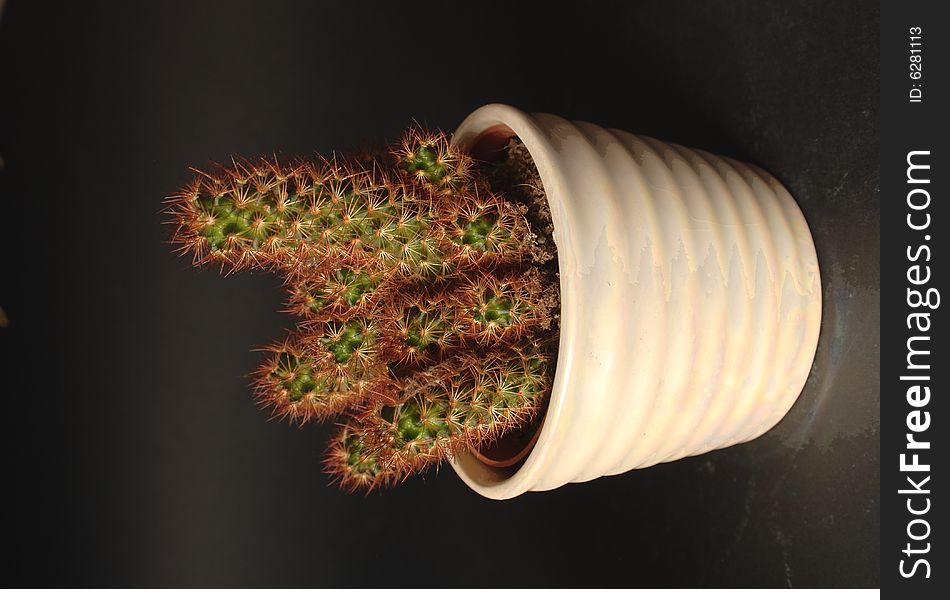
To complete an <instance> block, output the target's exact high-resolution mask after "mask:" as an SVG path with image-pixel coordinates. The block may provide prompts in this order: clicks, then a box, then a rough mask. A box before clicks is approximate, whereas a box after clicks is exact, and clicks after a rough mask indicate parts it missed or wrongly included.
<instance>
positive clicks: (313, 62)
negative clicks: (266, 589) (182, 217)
mask: <svg viewBox="0 0 950 600" xmlns="http://www.w3.org/2000/svg"><path fill="white" fill-rule="evenodd" d="M878 25H879V23H878V8H877V3H876V2H818V1H814V2H804V3H803V2H793V3H789V2H779V1H776V2H762V1H756V0H744V1H737V2H728V3H725V2H722V3H700V2H683V1H671V0H662V1H656V2H653V1H649V2H629V3H597V2H584V3H581V4H580V5H574V8H556V7H555V6H554V5H553V4H552V3H537V4H528V3H514V2H510V3H494V2H477V3H475V2H468V3H458V4H454V5H449V4H442V3H428V4H425V3H422V4H420V3H412V4H409V3H379V4H376V5H371V4H366V3H356V2H345V3H333V4H331V3H326V2H324V3H315V2H304V1H300V2H292V1H289V0H281V1H278V0H269V1H267V2H256V3H251V2H242V1H231V2H197V1H195V0H189V1H183V2H160V3H157V2H156V3H151V2H113V3H103V2H82V3H67V2H63V3H51V2H40V1H38V0H35V1H30V2H28V1H17V0H12V1H11V2H10V3H9V4H8V6H7V7H6V11H5V13H4V14H3V16H2V20H0V74H2V79H0V89H2V98H0V103H2V104H0V156H2V157H3V160H4V166H3V169H2V171H0V186H2V187H0V193H2V205H3V213H2V214H3V221H2V223H3V227H4V232H3V235H2V236H0V237H2V242H0V243H2V247H0V250H2V257H3V258H2V265H3V267H2V268H3V272H2V278H0V305H2V306H3V307H4V308H5V309H6V312H7V313H8V315H9V318H10V321H11V323H10V325H9V327H7V328H5V329H2V330H0V340H2V342H3V345H4V347H5V349H6V350H8V351H9V354H10V355H11V358H8V359H5V360H4V361H3V364H4V369H5V370H8V373H7V374H5V375H4V378H3V387H2V392H0V393H2V394H3V400H4V405H5V407H6V412H5V417H4V420H3V442H4V452H3V460H4V465H3V482H4V483H3V488H2V489H3V495H4V500H5V504H6V506H7V507H6V508H4V511H3V514H4V517H3V520H4V524H3V544H4V550H5V553H6V554H7V556H6V557H5V561H4V569H3V571H4V575H5V577H6V578H7V581H6V582H5V583H6V584H8V585H16V586H210V585H213V586H396V587H428V586H466V587H467V586H548V585H559V586H580V585H583V586H635V587H651V586H660V587H662V586H720V585H728V586H815V585H820V586H862V587H863V586H877V585H879V577H880V573H879V558H880V540H879V534H880V513H879V496H880V474H879V458H880V452H879V435H878V427H879V385H878V367H879V345H878V333H879V274H880V271H879V263H878V254H879V235H878V227H879V198H878V164H877V163H878V143H879V138H878V61H879V47H878V46H879V42H878ZM492 101H501V102H507V103H509V104H513V105H516V106H518V107H520V108H524V109H526V110H532V111H546V112H552V113H556V114H560V115H562V116H565V117H569V118H574V119H584V120H589V121H593V122H596V123H598V124H601V125H604V126H610V127H617V128H620V129H625V130H628V131H632V132H636V133H644V134H649V135H653V136H656V137H660V138H662V139H666V140H669V141H675V142H680V143H684V144H688V145H693V146H698V147H702V148H705V149H708V150H712V151H715V152H719V153H724V154H728V155H731V156H734V157H737V158H740V159H744V160H749V161H751V162H754V163H757V164H759V165H762V166H764V167H765V168H766V169H768V170H769V171H771V172H772V173H774V174H775V175H776V176H778V177H779V178H780V179H781V180H783V181H784V182H785V183H786V185H787V186H788V188H789V189H790V191H791V192H792V194H793V195H794V196H795V197H796V198H797V200H798V201H799V203H800V204H801V206H802V208H803V210H804V212H805V215H806V218H807V219H808V221H809V223H810V224H811V226H812V230H813V234H814V237H815V241H816V244H817V246H818V251H819V260H820V262H821V266H822V277H823V287H824V302H825V313H824V318H823V324H822V337H821V342H820V346H819V350H818V355H817V359H816V363H815V366H814V368H813V371H812V376H811V378H810V379H809V382H808V384H807V386H806V388H805V391H804V392H803V395H802V397H801V398H800V399H799V401H798V403H797V404H796V405H795V407H794V408H793V409H792V411H791V413H790V414H789V415H788V417H786V419H785V420H784V421H783V422H782V423H781V424H780V425H779V426H778V427H776V428H775V429H774V430H773V431H771V432H770V433H769V434H767V435H766V436H764V437H763V438H761V439H759V440H756V441H754V442H751V443H748V444H744V445H741V446H738V447H733V448H730V449H727V450H722V451H717V452H714V453H712V454H708V455H704V456H699V457H694V458H690V459H686V460H681V461H678V462H675V463H671V464H666V465H661V466H658V467H654V468H651V469H648V470H644V471H635V472H631V473H627V474H625V475H620V476H616V477H610V478H603V479H600V480H596V481H594V482H591V483H587V484H582V485H571V486H567V487H565V488H561V489H559V490H556V491H553V492H546V493H540V494H528V495H525V496H522V497H519V498H517V499H515V500H511V501H506V502H493V501H489V500H486V499H483V498H481V497H479V496H477V495H476V494H474V493H473V492H471V491H469V490H468V489H467V488H466V487H465V486H464V485H463V484H462V483H461V482H460V481H459V480H458V479H457V478H456V477H455V475H454V474H453V473H452V472H451V470H450V469H444V470H443V471H442V472H440V473H438V474H437V475H436V474H435V473H431V474H429V475H428V476H426V477H425V478H417V479H415V480H412V481H409V482H407V483H406V484H404V485H402V486H401V487H399V488H396V489H393V490H390V491H387V492H385V493H380V494H374V495H372V496H369V497H363V496H359V495H350V496H348V495H344V494H342V493H341V492H339V491H338V490H336V489H335V488H332V487H328V486H327V478H326V477H325V476H324V475H323V474H322V473H320V469H319V461H320V456H321V452H322V447H323V445H324V442H325V438H326V435H327V433H328V430H327V428H323V427H317V426H312V427H307V428H304V429H300V430H298V429H295V428H293V427H291V426H288V425H286V424H282V423H276V422H269V421H268V420H267V418H266V415H265V414H264V413H262V412H260V411H259V410H258V409H257V407H256V406H255V405H254V404H253V402H252V401H251V394H250V392H249V390H248V388H247V379H246V378H245V377H244V376H243V374H245V373H248V372H250V371H251V370H253V368H254V367H255V365H256V360H257V357H256V356H255V354H254V353H252V352H249V349H251V348H254V347H260V346H262V345H265V344H266V343H268V342H270V341H271V340H273V339H276V338H278V337H280V336H281V335H282V334H283V330H284V328H287V327H290V326H291V324H292V323H291V321H290V319H289V318H287V317H286V316H285V315H280V314H278V313H277V312H276V311H277V309H278V308H280V306H281V303H282V301H283V298H282V295H281V293H280V291H279V289H278V284H277V280H276V279H275V278H274V277H272V276H269V275H264V274H260V273H252V274H240V275H235V276H231V277H228V278H221V277H219V276H218V274H217V273H216V272H215V271H213V270H207V271H197V270H193V269H192V268H190V266H189V265H188V262H187V260H184V259H179V258H176V257H175V256H173V255H172V254H171V253H170V247H168V246H167V245H166V244H164V243H163V239H165V238H166V231H165V229H164V228H163V226H162V224H161V223H162V220H163V217H162V215H161V214H160V213H159V211H160V207H161V200H162V199H163V197H165V196H166V195H168V194H170V193H172V192H173V191H175V189H176V188H177V187H178V186H179V185H180V184H182V183H184V182H185V181H186V180H187V179H188V173H187V171H186V167H187V166H188V165H198V166H200V165H204V164H207V162H208V161H210V160H217V161H226V160H228V157H229V156H230V155H231V154H232V153H234V154H241V155H250V156H255V155H260V154H269V153H271V152H273V151H278V152H282V153H284V154H287V155H294V154H308V153H311V152H314V151H319V152H323V153H328V152H331V151H333V150H342V151H345V150H348V149H352V148H354V147H357V146H359V145H361V144H364V143H369V142H381V141H383V140H386V139H391V138H393V137H395V136H397V135H398V134H399V132H400V130H401V129H402V128H403V127H404V126H405V125H407V124H409V123H410V122H411V120H412V119H418V120H419V121H420V122H423V123H426V124H428V125H430V126H432V127H440V128H443V129H446V130H451V129H452V128H453V127H454V126H455V125H456V124H458V123H459V122H460V121H461V119H462V118H464V117H465V115H466V114H468V112H469V111H471V110H472V109H474V108H476V107H477V106H479V105H481V104H484V103H487V102H492ZM592 434H594V435H596V432H593V433H592Z"/></svg>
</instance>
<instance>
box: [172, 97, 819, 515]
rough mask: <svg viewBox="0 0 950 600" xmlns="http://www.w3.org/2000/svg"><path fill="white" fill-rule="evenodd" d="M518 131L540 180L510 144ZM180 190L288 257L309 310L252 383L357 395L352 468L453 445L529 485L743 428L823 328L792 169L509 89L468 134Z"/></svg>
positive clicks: (187, 243)
mask: <svg viewBox="0 0 950 600" xmlns="http://www.w3.org/2000/svg"><path fill="white" fill-rule="evenodd" d="M513 140H514V141H515V142H516V143H517V145H516V146H512V141H513ZM512 148H516V149H521V150H522V152H521V153H520V157H521V159H522V163H524V162H525V161H524V158H525V157H526V156H530V161H529V162H531V163H533V164H532V165H530V170H529V169H526V168H525V167H526V165H525V164H521V165H520V166H521V171H522V176H521V180H520V181H518V178H517V177H515V178H514V181H513V180H512V179H511V178H510V177H509V178H508V179H507V180H506V179H505V178H504V177H497V176H493V171H492V167H491V166H490V165H492V164H499V163H503V162H505V161H508V162H510V158H511V155H512V154H516V155H517V154H518V153H517V152H511V149H512ZM506 153H507V154H508V156H505V155H506ZM476 159H477V160H476ZM535 168H536V171H535ZM517 171H518V169H515V172H517ZM510 173H511V171H509V175H510ZM524 173H527V174H524ZM494 175H497V172H494ZM506 182H507V186H508V187H507V189H500V186H502V187H503V186H504V185H505V184H506ZM532 184H533V185H532ZM525 189H529V190H532V191H533V193H534V195H535V196H538V195H540V197H541V198H542V201H541V202H537V201H535V202H531V201H530V200H528V201H524V200H523V199H522V201H518V199H517V197H518V196H519V193H521V192H524V190H525ZM521 195H522V197H523V196H524V194H523V193H522V194H521ZM529 195H530V194H529ZM544 198H546V201H545V200H543V199H544ZM169 210H170V212H171V214H172V215H173V217H174V218H173V221H174V223H175V225H176V232H175V234H174V239H175V240H176V241H177V242H179V244H181V247H182V249H183V250H184V251H185V252H190V253H191V254H192V255H193V256H194V258H195V261H196V262H197V263H199V264H205V263H217V264H220V265H222V266H223V267H226V268H229V269H244V268H265V269H270V270H274V271H276V272H279V273H281V274H282V275H283V277H284V278H285V280H286V282H287V286H288V288H289V289H290V290H291V292H290V297H291V307H292V310H293V311H294V312H295V313H296V314H298V315H300V316H301V326H300V330H299V332H298V333H297V334H295V335H294V336H292V337H291V338H290V339H288V340H286V341H285V342H283V343H281V344H278V345H275V346H274V347H272V348H271V349H270V357H269V358H268V360H267V361H265V363H264V364H263V365H262V367H261V369H260V370H259V372H258V373H257V376H256V389H257V393H258V396H259V398H260V400H261V403H262V404H264V405H266V406H268V407H269V408H270V409H271V410H273V411H274V412H275V413H276V414H278V415H280V416H284V417H287V418H289V419H291V420H295V421H298V422H305V421H308V420H321V421H322V420H327V419H329V418H331V417H333V418H336V419H339V418H343V419H344V423H343V424H342V425H340V426H339V429H338V432H337V434H336V435H335V437H334V441H333V443H332V446H331V449H330V452H329V454H328V458H327V463H326V465H327V469H328V470H329V471H330V472H331V473H334V474H335V475H336V476H337V478H338V480H339V481H340V483H341V484H342V486H343V487H345V488H350V489H354V488H367V489H372V488H374V487H378V486H381V485H386V484H390V483H393V482H397V481H399V480H401V479H403V478H404V477H406V476H407V475H409V474H411V473H414V472H419V471H422V470H424V469H426V468H427V467H428V466H430V465H432V464H435V463H437V462H438V461H440V460H442V459H446V458H447V459H450V460H451V462H452V466H453V467H454V468H455V470H456V472H458V474H459V475H460V476H461V477H462V479H463V480H464V481H465V482H466V483H467V484H468V485H469V486H470V487H472V488H473V489H475V490H476V491H477V492H479V493H481V494H483V495H485V496H487V497H490V498H498V499H501V498H510V497H513V496H516V495H519V494H521V493H523V492H525V491H529V490H545V489H551V488H554V487H558V486H560V485H563V484H565V483H568V482H572V481H587V480H589V479H593V478H596V477H599V476H602V475H611V474H616V473H621V472H624V471H627V470H630V469H633V468H639V467H645V466H649V465H652V464H655V463H657V462H662V461H668V460H674V459H676V458H679V457H682V456H686V455H690V454H696V453H700V452H704V451H707V450H711V449H715V448H721V447H725V446H728V445H731V444H735V443H738V442H741V441H746V440H749V439H752V438H754V437H757V436H758V435H760V434H762V433H763V432H765V431H766V430H768V429H769V428H770V427H772V426H773V425H774V424H775V423H776V422H778V420H779V419H781V418H782V416H783V415H784V414H785V413H786V412H787V411H788V409H789V408H790V407H791V405H792V404H793V403H794V401H795V399H796V397H797V396H798V394H799V392H800V391H801V388H802V386H803V385H804V382H805V379H806V378H807V375H808V371H809V369H810V365H811V361H812V358H813V356H814V351H815V347H816V345H817V337H818V328H819V323H820V313H821V295H820V283H819V274H818V267H817V259H816V255H815V249H814V244H813V242H812V239H811V235H810V233H809V231H808V228H807V225H806V224H805V221H804V218H803V217H802V214H801V211H800V210H799V209H798V207H797V205H796V204H795V202H794V200H793V199H792V198H791V196H790V195H789V194H788V192H787V191H786V190H785V188H784V187H782V185H781V184H780V183H778V182H777V181H776V180H775V179H774V178H773V177H771V176H770V175H768V174H767V173H765V172H763V171H761V170H759V169H757V168H755V167H752V166H750V165H746V164H743V163H739V162H737V161H733V160H730V159H726V158H721V157H717V156H713V155H710V154H707V153H704V152H700V151H694V150H688V149H686V148H683V147H680V146H676V145H671V144H664V143H662V142H658V141H656V140H652V139H649V138H643V137H636V136H632V135H630V134H626V133H623V132H619V131H608V130H604V129H601V128H599V127H596V126H594V125H590V124H586V123H570V122H568V121H565V120H562V119H559V118H557V117H553V116H550V115H527V114H525V113H523V112H521V111H518V110H517V109H514V108H512V107H508V106H504V105H498V104H495V105H488V106H485V107H482V108H480V109H478V110H476V111H475V112H474V113H472V115H470V116H469V117H468V118H467V119H466V120H465V122H464V123H463V124H462V125H461V126H460V127H459V128H458V130H457V131H456V132H455V136H454V138H453V140H452V143H451V144H450V143H449V142H448V141H447V140H446V138H445V137H444V136H441V135H427V134H423V133H422V132H419V131H410V132H409V133H408V134H407V136H406V137H405V139H404V141H403V143H402V144H401V145H400V146H397V147H396V148H394V149H392V151H391V152H389V153H386V154H380V155H378V156H366V157H361V158H358V159H347V160H337V161H330V162H326V161H324V162H322V163H319V162H313V161H298V162H296V163H294V164H289V165H286V164H278V163H277V162H266V161H262V162H257V163H241V164H237V165H235V166H234V167H232V168H228V169H219V170H216V171H214V172H210V173H207V174H206V173H201V172H199V174H198V177H197V179H196V180H195V181H194V182H193V183H192V184H191V185H190V186H188V187H187V188H185V190H183V191H182V192H181V193H180V194H178V195H176V196H175V197H174V198H173V199H172V200H171V201H170V209H169ZM552 228H553V241H554V246H552V245H551V243H550V239H548V238H549V237H550V236H549V234H550V233H551V230H552ZM555 247H556V248H555ZM532 431H533V433H534V435H531V433H532ZM505 440H507V441H508V443H507V444H505V443H501V444H499V441H505ZM512 440H513V443H512Z"/></svg>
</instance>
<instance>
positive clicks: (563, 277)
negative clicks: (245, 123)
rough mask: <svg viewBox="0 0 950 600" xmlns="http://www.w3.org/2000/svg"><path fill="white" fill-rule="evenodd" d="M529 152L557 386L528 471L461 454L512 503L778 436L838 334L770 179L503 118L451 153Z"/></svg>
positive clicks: (804, 231) (529, 118)
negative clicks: (554, 278) (505, 147)
mask: <svg viewBox="0 0 950 600" xmlns="http://www.w3.org/2000/svg"><path fill="white" fill-rule="evenodd" d="M512 135H515V136H517V137H518V138H520V139H521V141H522V142H523V143H524V144H525V146H526V147H527V149H528V151H529V152H530V154H531V157H532V158H533V159H534V162H535V164H536V165H537V168H538V171H539V173H540V175H541V180H542V182H543V184H544V189H545V192H546V193H547V197H548V202H549V203H550V205H551V211H552V214H553V220H554V228H555V231H554V238H555V242H556V244H557V254H558V262H559V270H560V281H561V334H560V346H559V354H558V360H557V373H556V375H555V378H554V385H553V389H552V392H551V399H550V403H549V406H548V409H547V413H546V415H545V419H544V424H543V426H542V429H541V433H540V436H539V437H538V439H537V443H536V444H535V446H534V448H533V449H532V450H531V452H530V454H529V455H528V457H527V459H526V460H525V461H524V462H523V463H522V464H521V466H520V467H517V468H516V467H509V468H499V467H494V466H490V465H488V464H486V463H484V462H482V461H481V460H479V459H478V458H477V457H476V456H475V455H472V454H460V455H459V456H457V457H456V458H455V460H454V461H453V463H452V466H453V467H454V468H455V470H456V472H457V473H458V474H459V476H461V478H462V479H463V480H464V481H465V482H466V483H467V484H468V485H469V486H470V487H471V488H472V489H474V490H475V491H477V492H478V493H480V494H482V495H483V496H487V497H489V498H495V499H505V498H512V497H514V496H517V495H519V494H522V493H524V492H527V491H541V490H550V489H552V488H556V487H559V486H561V485H564V484H565V483H571V482H581V481H589V480H591V479H594V478H597V477H601V476H603V475H615V474H618V473H623V472H625V471H629V470H631V469H638V468H643V467H648V466H651V465H654V464H656V463H659V462H666V461H671V460H676V459H678V458H681V457H684V456H689V455H694V454H699V453H702V452H707V451H710V450H714V449H717V448H725V447H727V446H731V445H733V444H738V443H740V442H745V441H748V440H751V439H754V438H756V437H758V436H760V435H762V434H763V433H764V432H766V431H768V430H769V428H771V427H772V426H773V425H775V424H776V423H777V422H778V421H779V420H781V418H782V417H783V416H784V415H785V413H787V412H788V410H789V409H790V408H791V406H792V404H794V402H795V399H796V398H797V397H798V395H799V393H800V392H801V390H802V387H803V386H804V385H805V380H806V379H807V377H808V373H809V370H810V368H811V363H812V359H813V358H814V355H815V348H816V346H817V343H818V330H819V325H820V321H821V284H820V280H819V273H818V260H817V256H816V253H815V246H814V242H813V241H812V237H811V233H810V232H809V230H808V225H807V224H806V223H805V219H804V217H803V216H802V213H801V210H799V208H798V206H797V205H796V204H795V201H794V199H793V198H792V197H791V195H789V193H788V191H786V189H785V188H784V187H783V186H782V184H781V183H779V182H778V181H777V180H776V179H775V178H774V177H772V176H771V175H769V174H768V173H766V172H765V171H763V170H762V169H759V168H758V167H755V166H752V165H748V164H745V163H741V162H739V161H736V160H732V159H729V158H724V157H720V156H715V155H713V154H709V153H707V152H703V151H700V150H691V149H688V148H684V147H682V146H678V145H675V144H667V143H663V142H659V141H657V140H654V139H651V138H648V137H643V136H634V135H631V134H629V133H625V132H623V131H617V130H613V129H603V128H601V127H598V126H596V125H591V124H590V123H583V122H570V121H566V120H564V119H561V118H558V117H555V116H552V115H547V114H531V115H528V114H526V113H524V112H521V111H519V110H517V109H515V108H512V107H510V106H505V105H501V104H491V105H488V106H484V107H482V108H480V109H478V110H476V111H475V112H473V113H472V114H471V115H469V117H468V118H467V119H465V121H464V122H463V123H462V124H461V125H460V126H459V128H458V130H457V131H456V132H455V135H454V138H453V140H452V143H453V144H455V145H456V146H457V147H459V148H462V149H464V150H466V151H468V152H471V153H473V154H475V155H476V156H483V157H486V156H490V154H491V152H492V151H493V150H497V149H498V148H499V147H500V146H501V145H502V144H504V143H506V141H507V139H508V138H509V137H510V136H512Z"/></svg>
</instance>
